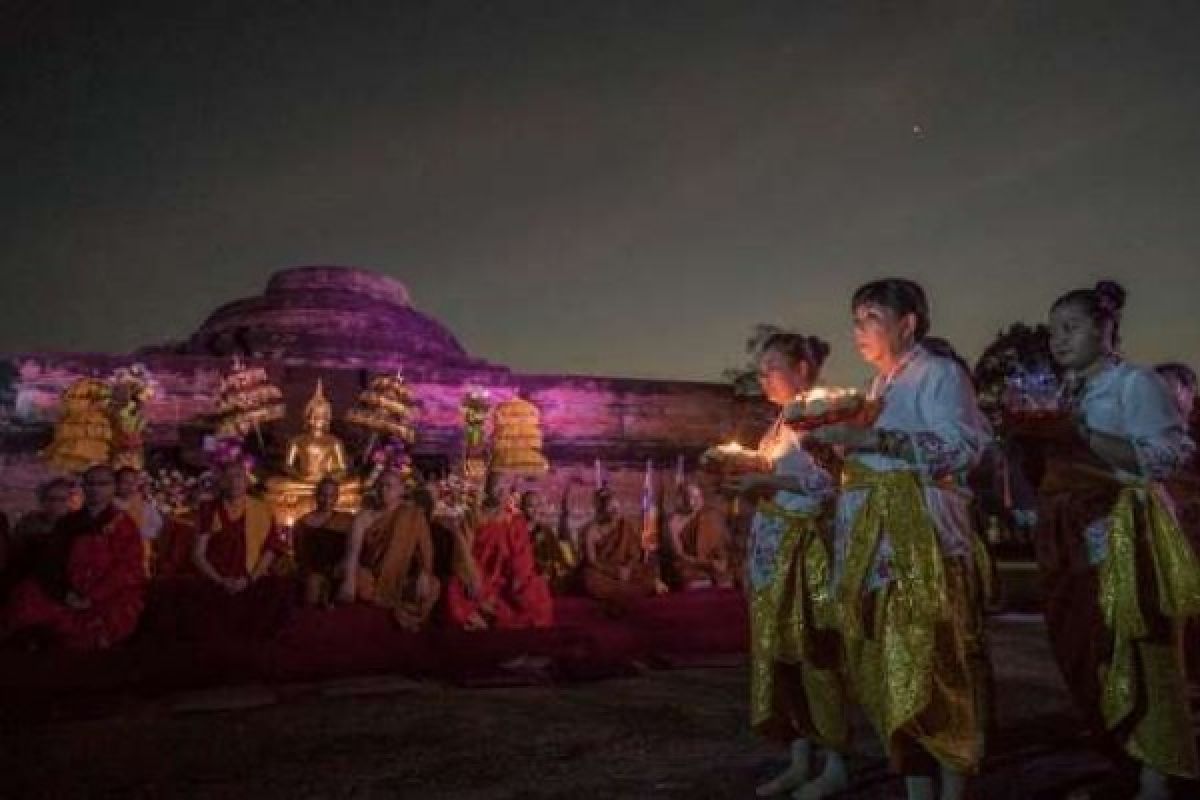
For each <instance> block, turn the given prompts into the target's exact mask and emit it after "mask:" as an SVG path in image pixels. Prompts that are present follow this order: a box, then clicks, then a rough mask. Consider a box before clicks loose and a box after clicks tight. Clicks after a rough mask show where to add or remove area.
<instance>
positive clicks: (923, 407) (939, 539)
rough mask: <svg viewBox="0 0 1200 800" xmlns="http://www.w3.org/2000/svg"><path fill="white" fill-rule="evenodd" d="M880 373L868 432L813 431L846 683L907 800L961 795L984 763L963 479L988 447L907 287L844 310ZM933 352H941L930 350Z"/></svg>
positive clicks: (885, 290)
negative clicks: (830, 538)
mask: <svg viewBox="0 0 1200 800" xmlns="http://www.w3.org/2000/svg"><path fill="white" fill-rule="evenodd" d="M851 310H852V313H853V318H854V337H855V344H856V345H857V346H858V350H859V352H860V353H861V355H862V357H863V359H864V360H866V361H867V362H868V363H869V364H871V365H872V366H873V367H874V368H875V369H876V372H877V374H876V376H875V378H874V379H873V380H872V382H871V386H870V389H869V391H868V396H867V401H868V402H875V403H878V404H879V405H880V406H881V408H880V411H879V413H878V416H876V417H875V419H874V421H873V422H871V423H870V424H862V423H857V424H835V425H828V426H825V427H821V428H818V429H817V430H815V431H814V432H813V434H812V436H813V438H815V439H816V440H818V441H821V442H824V443H826V444H831V445H838V446H840V447H842V448H843V450H844V452H845V455H846V463H845V467H844V472H843V480H842V493H841V495H840V497H839V500H838V509H837V521H836V525H835V554H836V566H835V573H836V575H837V595H838V599H839V601H840V606H841V611H842V635H843V640H844V642H845V646H846V672H847V676H848V678H849V680H850V683H851V687H852V689H853V691H854V694H855V697H856V699H857V700H858V702H859V703H860V704H861V705H862V706H863V708H864V710H865V711H866V713H867V716H868V718H869V719H870V720H871V723H872V725H873V726H874V727H875V729H876V731H877V732H878V734H879V736H880V738H881V739H882V740H883V743H884V747H885V749H886V751H887V753H888V757H889V759H890V760H891V762H892V764H893V766H894V767H895V768H897V769H898V770H899V771H900V772H902V773H903V774H904V775H905V776H906V780H905V782H906V787H907V791H908V796H909V798H913V799H914V800H916V799H917V798H932V797H933V796H934V781H935V777H934V773H935V772H936V773H937V774H938V777H940V783H941V790H940V792H941V795H940V796H941V798H943V800H953V799H955V798H961V797H962V796H963V793H964V790H965V784H966V776H967V775H970V774H972V773H974V772H976V771H977V770H978V769H979V765H980V762H981V760H982V757H983V717H984V714H983V709H984V707H985V702H984V695H985V686H986V683H987V680H986V675H987V662H986V652H985V647H984V642H983V634H982V617H981V613H980V608H981V598H980V582H979V572H978V569H977V568H976V566H975V563H976V562H975V557H976V556H977V555H978V553H977V552H976V550H975V548H976V546H977V543H978V537H977V535H976V533H975V531H974V530H973V528H972V514H971V497H970V495H969V493H968V491H967V489H966V482H965V478H966V473H967V471H968V470H969V469H970V468H971V467H973V466H974V465H975V464H976V463H977V462H978V460H979V458H980V456H981V454H982V452H983V449H984V447H985V445H986V444H987V442H988V440H989V438H990V436H989V431H988V426H987V423H986V421H985V420H984V418H983V416H982V415H981V414H980V412H979V409H978V406H977V405H976V402H975V394H974V391H973V389H972V386H971V380H970V377H969V376H968V375H967V374H966V373H965V372H964V371H963V369H962V368H961V367H960V366H959V365H958V364H957V363H956V362H955V361H954V360H953V359H952V358H949V357H946V355H944V354H942V352H943V349H944V348H943V347H937V348H933V347H928V346H926V345H925V344H924V343H923V341H922V340H923V339H924V338H925V336H926V334H927V333H928V331H929V324H930V318H929V306H928V303H927V301H926V299H925V292H924V290H923V289H922V288H921V287H920V286H919V285H918V284H916V283H914V282H913V281H909V280H904V279H900V278H892V279H886V280H880V281H874V282H872V283H868V284H866V285H865V286H863V287H861V288H860V289H859V290H858V291H857V292H855V293H854V297H853V300H852V302H851ZM935 350H936V351H937V352H935Z"/></svg>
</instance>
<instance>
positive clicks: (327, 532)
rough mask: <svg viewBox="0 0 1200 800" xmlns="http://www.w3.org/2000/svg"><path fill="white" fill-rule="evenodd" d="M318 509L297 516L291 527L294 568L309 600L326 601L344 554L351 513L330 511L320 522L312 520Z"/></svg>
mask: <svg viewBox="0 0 1200 800" xmlns="http://www.w3.org/2000/svg"><path fill="white" fill-rule="evenodd" d="M318 518H319V517H318V513H317V512H313V513H311V514H306V515H305V516H303V517H301V518H300V521H299V522H297V523H296V527H295V529H294V530H293V541H294V542H295V545H296V571H297V572H298V573H299V575H300V579H301V580H302V581H304V582H305V587H306V588H305V592H306V598H307V599H308V600H309V602H327V601H328V600H330V599H331V598H332V595H333V592H334V591H335V588H336V586H337V581H338V579H339V576H338V575H337V572H338V570H339V568H340V567H341V565H342V561H344V560H345V557H346V545H347V544H348V543H349V538H348V537H347V534H348V533H349V532H350V526H351V525H352V524H353V522H354V517H353V516H352V515H350V514H347V513H345V512H343V511H333V512H331V513H330V514H329V516H328V518H327V519H325V520H324V521H323V522H322V524H320V525H318V524H316V522H315V520H316V519H318Z"/></svg>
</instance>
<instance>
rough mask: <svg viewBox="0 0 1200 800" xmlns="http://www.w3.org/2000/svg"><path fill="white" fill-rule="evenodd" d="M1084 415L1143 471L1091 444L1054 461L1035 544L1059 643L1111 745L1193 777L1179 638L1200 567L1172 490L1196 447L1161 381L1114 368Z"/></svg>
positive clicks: (1072, 678) (1091, 392) (1088, 395)
mask: <svg viewBox="0 0 1200 800" xmlns="http://www.w3.org/2000/svg"><path fill="white" fill-rule="evenodd" d="M1078 411H1079V413H1080V414H1082V416H1083V417H1084V420H1085V421H1086V424H1087V426H1088V428H1090V429H1091V430H1096V431H1104V432H1105V433H1108V434H1110V435H1112V436H1118V437H1121V438H1124V439H1125V440H1126V441H1128V442H1129V443H1130V444H1131V445H1132V446H1133V448H1134V450H1135V452H1136V454H1137V460H1138V466H1137V471H1136V472H1128V471H1125V470H1123V469H1119V468H1116V467H1112V466H1110V465H1107V464H1104V463H1103V462H1101V461H1100V460H1099V459H1098V458H1097V457H1096V456H1095V455H1094V454H1091V453H1090V451H1088V450H1087V449H1086V447H1085V446H1084V444H1083V442H1082V441H1081V440H1080V441H1078V442H1076V443H1075V445H1074V447H1071V446H1068V445H1064V444H1057V445H1056V446H1055V447H1053V448H1052V449H1051V450H1050V451H1049V453H1048V457H1047V465H1046V470H1045V475H1044V477H1043V478H1042V483H1041V487H1040V499H1039V506H1038V533H1037V537H1036V543H1037V552H1038V562H1039V564H1040V566H1041V569H1042V575H1043V582H1044V586H1045V598H1046V601H1045V602H1046V627H1047V629H1048V631H1049V633H1050V643H1051V645H1052V647H1053V650H1054V655H1055V657H1056V659H1057V660H1058V663H1059V668H1060V669H1061V670H1062V672H1063V675H1064V677H1065V678H1066V683H1067V686H1068V687H1069V688H1070V690H1071V693H1072V695H1073V697H1074V699H1075V701H1076V703H1077V704H1078V706H1079V710H1080V711H1081V712H1082V714H1083V715H1084V717H1085V719H1086V720H1087V721H1088V723H1089V727H1090V728H1091V730H1092V731H1094V732H1096V733H1098V734H1099V737H1098V743H1099V744H1100V745H1101V746H1103V747H1104V748H1105V749H1106V750H1107V751H1108V752H1109V753H1110V754H1112V755H1114V756H1117V755H1120V754H1123V755H1124V756H1125V757H1128V758H1132V759H1134V760H1135V761H1137V762H1140V763H1141V764H1144V765H1147V766H1149V767H1150V768H1152V769H1154V770H1156V771H1157V772H1160V773H1163V774H1167V775H1175V776H1179V777H1185V778H1193V777H1196V776H1197V774H1198V767H1200V764H1198V761H1197V753H1196V747H1195V741H1194V738H1193V733H1192V727H1191V720H1190V718H1189V714H1188V710H1187V686H1186V679H1185V676H1184V667H1183V653H1182V637H1183V627H1184V623H1185V622H1186V621H1187V619H1188V618H1189V617H1191V618H1194V617H1195V616H1196V615H1197V614H1200V562H1198V560H1197V557H1196V554H1195V553H1194V552H1193V550H1192V547H1191V545H1190V544H1189V543H1188V541H1187V536H1186V535H1185V533H1184V532H1183V530H1182V528H1181V527H1180V524H1179V520H1178V519H1177V517H1176V515H1175V510H1174V508H1173V507H1172V503H1171V501H1170V499H1169V498H1168V497H1167V495H1166V492H1165V490H1164V488H1163V486H1162V483H1161V482H1162V481H1164V480H1166V479H1168V478H1170V477H1172V476H1173V475H1175V474H1177V473H1178V472H1179V470H1180V468H1181V467H1182V465H1183V464H1184V463H1186V462H1187V460H1188V458H1189V457H1190V456H1191V453H1192V452H1193V448H1194V445H1193V443H1192V442H1191V440H1190V439H1189V438H1188V437H1187V435H1186V433H1185V431H1184V428H1183V420H1182V418H1181V416H1180V415H1179V412H1178V409H1177V408H1176V407H1175V405H1174V402H1173V398H1171V397H1170V395H1169V394H1168V392H1167V390H1166V388H1165V387H1164V386H1163V384H1162V382H1161V381H1160V380H1159V379H1158V377H1157V376H1156V375H1155V374H1154V373H1153V372H1151V371H1150V370H1146V369H1142V368H1139V367H1135V366H1132V365H1129V364H1126V363H1116V364H1112V365H1108V366H1106V367H1105V368H1104V369H1102V370H1101V371H1100V372H1098V373H1096V374H1095V375H1092V376H1091V377H1089V378H1088V381H1087V384H1086V385H1085V387H1084V390H1083V392H1082V394H1081V397H1080V399H1079V409H1078Z"/></svg>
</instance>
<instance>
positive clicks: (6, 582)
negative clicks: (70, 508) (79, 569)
mask: <svg viewBox="0 0 1200 800" xmlns="http://www.w3.org/2000/svg"><path fill="white" fill-rule="evenodd" d="M56 524H57V521H56V520H55V519H53V518H51V517H50V516H49V515H47V514H45V513H44V512H41V511H32V512H30V513H28V514H26V515H25V516H23V517H21V519H20V520H18V521H17V524H16V526H15V527H14V528H13V529H12V531H10V532H9V534H8V536H7V542H6V544H7V548H6V552H5V559H4V564H3V565H2V566H0V603H3V602H4V599H5V598H6V597H8V593H9V591H10V590H11V589H12V587H14V586H16V585H17V584H18V583H20V582H21V581H23V580H25V579H26V578H30V577H32V576H35V575H40V574H41V572H43V571H44V570H45V567H44V564H45V562H46V561H47V560H52V561H53V562H54V564H55V569H56V570H59V571H61V567H62V564H63V563H65V560H66V556H67V553H66V549H65V548H63V547H62V546H61V543H60V541H59V539H58V538H57V537H55V536H54V528H55V525H56ZM59 583H61V581H59Z"/></svg>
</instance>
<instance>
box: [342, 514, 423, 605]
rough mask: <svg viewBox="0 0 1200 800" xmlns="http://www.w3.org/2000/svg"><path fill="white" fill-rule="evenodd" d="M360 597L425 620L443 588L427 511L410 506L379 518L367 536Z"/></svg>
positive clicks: (360, 568) (362, 555)
mask: <svg viewBox="0 0 1200 800" xmlns="http://www.w3.org/2000/svg"><path fill="white" fill-rule="evenodd" d="M355 587H356V593H357V598H358V599H359V600H360V601H362V602H364V603H370V604H372V605H377V606H381V607H383V608H387V609H391V610H392V611H393V612H395V613H396V615H397V619H400V618H401V617H408V618H413V619H416V620H418V621H419V622H424V621H425V620H426V619H428V617H429V613H430V612H431V611H432V610H433V606H434V604H435V603H436V602H437V599H438V592H439V590H440V588H441V584H440V582H439V581H438V580H437V578H435V577H434V575H433V541H432V539H431V538H430V533H429V522H428V518H427V517H426V516H425V511H424V510H423V509H422V508H421V507H420V506H418V505H416V504H413V503H405V504H403V505H400V506H398V507H397V508H396V509H394V510H393V511H390V512H384V513H381V514H379V516H378V517H376V518H375V520H374V521H373V522H372V523H371V525H370V527H368V528H367V530H366V532H365V533H364V535H363V545H362V551H361V552H360V553H359V558H358V573H357V577H356V579H355Z"/></svg>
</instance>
